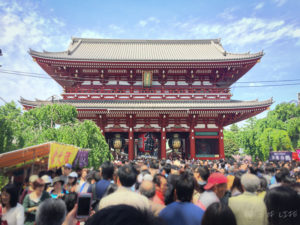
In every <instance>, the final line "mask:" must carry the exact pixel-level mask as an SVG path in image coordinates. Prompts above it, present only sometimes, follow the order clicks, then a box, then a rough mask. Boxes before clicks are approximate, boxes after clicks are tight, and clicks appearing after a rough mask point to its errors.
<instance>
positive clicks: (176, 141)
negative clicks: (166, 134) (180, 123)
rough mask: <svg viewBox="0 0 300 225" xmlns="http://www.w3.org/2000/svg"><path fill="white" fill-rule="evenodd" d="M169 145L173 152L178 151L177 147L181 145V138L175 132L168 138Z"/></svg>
mask: <svg viewBox="0 0 300 225" xmlns="http://www.w3.org/2000/svg"><path fill="white" fill-rule="evenodd" d="M169 146H170V147H171V148H172V149H173V151H174V152H175V153H178V151H179V149H180V148H181V147H182V140H181V138H180V136H179V134H177V133H176V134H174V135H173V137H172V138H170V139H169Z"/></svg>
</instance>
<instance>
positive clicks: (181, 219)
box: [0, 159, 300, 225]
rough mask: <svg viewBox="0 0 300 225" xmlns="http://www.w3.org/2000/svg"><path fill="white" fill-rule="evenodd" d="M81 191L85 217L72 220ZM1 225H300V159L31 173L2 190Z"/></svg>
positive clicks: (140, 163) (109, 165)
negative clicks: (87, 203) (87, 196)
mask: <svg viewBox="0 0 300 225" xmlns="http://www.w3.org/2000/svg"><path fill="white" fill-rule="evenodd" d="M78 193H91V196H92V204H91V210H90V215H89V216H88V217H87V218H84V219H78V218H77V217H76V213H77V209H78V203H77V198H78ZM0 224H1V225H23V224H26V225H33V224H36V225H48V224H49V225H62V224H63V225H77V224H87V225H98V224H99V225H102V224H103V225H108V224H109V225H121V224H122V225H126V224H132V225H142V224H143V225H155V224H156V225H160V224H166V225H196V224H197V225H221V224H222V225H250V224H251V225H252V224H255V225H267V224H269V225H299V224H300V164H299V162H294V161H292V162H248V161H238V162H237V161H234V160H218V161H201V160H181V161H180V160H174V161H171V160H156V159H146V160H135V161H126V160H123V161H113V162H104V163H103V164H102V165H101V167H100V168H99V169H88V168H84V169H76V170H75V169H74V168H72V166H71V165H70V164H66V165H65V166H64V167H63V168H61V169H58V170H56V171H41V172H40V173H39V174H37V175H31V176H30V178H29V180H28V184H24V187H23V188H22V190H20V189H19V188H18V187H17V186H16V185H15V184H7V185H6V186H5V187H4V188H2V190H1V204H0Z"/></svg>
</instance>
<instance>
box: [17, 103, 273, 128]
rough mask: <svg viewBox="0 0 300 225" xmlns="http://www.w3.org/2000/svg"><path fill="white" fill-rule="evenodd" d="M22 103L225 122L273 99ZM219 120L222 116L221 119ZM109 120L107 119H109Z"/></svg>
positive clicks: (83, 114) (85, 115)
mask: <svg viewBox="0 0 300 225" xmlns="http://www.w3.org/2000/svg"><path fill="white" fill-rule="evenodd" d="M20 103H21V104H22V105H23V106H24V108H25V109H31V108H35V107H40V106H42V105H49V104H53V103H55V104H68V105H72V106H74V107H75V108H76V109H77V111H78V118H79V119H92V120H94V121H97V120H98V118H99V115H105V117H106V118H107V119H108V118H124V119H125V120H126V117H127V115H134V116H135V117H136V118H138V117H139V118H143V117H144V118H159V117H161V115H167V116H168V118H169V119H170V120H172V118H187V119H188V118H190V116H191V115H193V116H194V115H196V117H197V119H199V121H200V120H201V118H202V119H203V118H211V119H215V121H216V123H218V124H219V125H222V126H227V125H229V124H232V123H235V122H239V121H242V120H244V119H247V118H250V117H252V116H255V115H257V114H259V113H261V112H262V111H264V110H266V109H268V108H269V107H270V105H271V104H272V103H273V100H272V99H269V100H265V101H257V100H256V101H238V100H222V101H213V100H172V101H170V100H65V99H61V100H54V101H42V100H36V101H30V100H26V99H24V98H21V99H20ZM218 120H221V122H220V121H218ZM107 122H109V121H106V123H107Z"/></svg>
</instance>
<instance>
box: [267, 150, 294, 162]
mask: <svg viewBox="0 0 300 225" xmlns="http://www.w3.org/2000/svg"><path fill="white" fill-rule="evenodd" d="M269 160H270V161H291V160H292V152H270V156H269Z"/></svg>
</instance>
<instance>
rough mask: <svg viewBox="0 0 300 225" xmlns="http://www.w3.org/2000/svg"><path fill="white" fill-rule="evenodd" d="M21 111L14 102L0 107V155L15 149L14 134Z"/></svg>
mask: <svg viewBox="0 0 300 225" xmlns="http://www.w3.org/2000/svg"><path fill="white" fill-rule="evenodd" d="M20 115H21V110H20V109H18V108H17V106H16V104H15V103H14V102H10V103H7V104H5V105H3V106H0V153H3V152H7V151H11V150H13V149H15V141H16V140H15V136H14V133H15V132H16V129H17V119H18V117H19V116H20Z"/></svg>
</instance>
